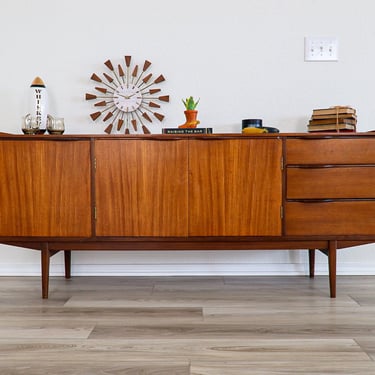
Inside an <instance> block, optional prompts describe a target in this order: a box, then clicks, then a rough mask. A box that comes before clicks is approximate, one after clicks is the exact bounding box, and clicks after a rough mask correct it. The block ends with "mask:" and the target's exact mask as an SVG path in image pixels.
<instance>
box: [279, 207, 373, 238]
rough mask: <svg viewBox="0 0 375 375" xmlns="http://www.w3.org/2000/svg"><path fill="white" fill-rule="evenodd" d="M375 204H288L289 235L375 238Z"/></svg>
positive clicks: (286, 215) (286, 216)
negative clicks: (366, 236)
mask: <svg viewBox="0 0 375 375" xmlns="http://www.w3.org/2000/svg"><path fill="white" fill-rule="evenodd" d="M374 233H375V201H347V202H311V203H306V202H287V203H286V204H285V234H286V235H288V236H293V235H304V236H308V235H343V236H346V235H374Z"/></svg>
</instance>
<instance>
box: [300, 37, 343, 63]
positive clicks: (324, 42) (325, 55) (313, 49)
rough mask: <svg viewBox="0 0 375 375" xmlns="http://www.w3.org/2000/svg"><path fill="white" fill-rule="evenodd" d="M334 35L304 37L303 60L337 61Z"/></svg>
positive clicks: (336, 46)
mask: <svg viewBox="0 0 375 375" xmlns="http://www.w3.org/2000/svg"><path fill="white" fill-rule="evenodd" d="M338 44H339V43H338V40H337V38H336V37H305V61H338V47H339V46H338Z"/></svg>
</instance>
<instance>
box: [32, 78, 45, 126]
mask: <svg viewBox="0 0 375 375" xmlns="http://www.w3.org/2000/svg"><path fill="white" fill-rule="evenodd" d="M30 90H31V93H30V114H31V116H32V117H35V119H36V122H37V126H38V128H39V129H40V130H45V129H46V126H47V91H46V86H45V84H44V82H43V80H42V79H41V78H40V77H36V78H35V79H34V80H33V82H32V83H31V86H30Z"/></svg>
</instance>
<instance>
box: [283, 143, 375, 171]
mask: <svg viewBox="0 0 375 375" xmlns="http://www.w3.org/2000/svg"><path fill="white" fill-rule="evenodd" d="M374 163H375V138H361V139H358V138H324V139H311V138H305V139H287V140H286V164H287V165H289V164H374Z"/></svg>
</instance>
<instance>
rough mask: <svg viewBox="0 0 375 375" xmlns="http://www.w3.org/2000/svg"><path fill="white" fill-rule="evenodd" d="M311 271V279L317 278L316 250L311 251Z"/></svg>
mask: <svg viewBox="0 0 375 375" xmlns="http://www.w3.org/2000/svg"><path fill="white" fill-rule="evenodd" d="M309 270H310V277H311V278H313V277H314V276H315V249H309Z"/></svg>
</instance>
